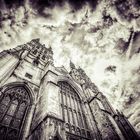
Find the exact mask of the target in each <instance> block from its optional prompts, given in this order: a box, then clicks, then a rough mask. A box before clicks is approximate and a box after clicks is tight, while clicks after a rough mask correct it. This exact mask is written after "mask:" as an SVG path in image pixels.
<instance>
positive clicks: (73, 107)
mask: <svg viewBox="0 0 140 140" xmlns="http://www.w3.org/2000/svg"><path fill="white" fill-rule="evenodd" d="M58 85H59V87H60V98H61V100H60V101H61V108H62V112H64V113H62V114H64V117H63V118H64V121H65V123H66V131H68V134H69V135H70V134H71V135H78V140H79V139H83V140H84V139H85V138H86V139H88V138H89V137H88V136H89V135H90V131H89V130H88V127H87V122H86V117H85V114H84V111H83V108H82V101H81V100H80V98H79V96H78V94H77V92H76V91H75V90H74V89H73V88H72V86H71V85H69V84H68V83H67V82H59V83H58ZM86 132H88V134H86ZM90 138H91V137H90ZM90 138H89V139H90ZM70 140H71V138H70ZM75 140H77V139H75Z"/></svg>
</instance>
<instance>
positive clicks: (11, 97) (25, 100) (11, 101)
mask: <svg viewBox="0 0 140 140" xmlns="http://www.w3.org/2000/svg"><path fill="white" fill-rule="evenodd" d="M29 104H30V100H29V97H28V93H27V91H26V90H25V89H24V88H23V87H12V88H8V89H7V90H5V91H4V92H3V93H2V94H1V96H0V139H1V140H5V139H8V140H15V139H18V136H19V132H20V130H21V129H22V127H21V126H22V124H23V120H24V119H23V118H24V117H25V115H26V111H27V108H28V106H29Z"/></svg>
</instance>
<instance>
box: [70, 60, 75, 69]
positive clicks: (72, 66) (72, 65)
mask: <svg viewBox="0 0 140 140" xmlns="http://www.w3.org/2000/svg"><path fill="white" fill-rule="evenodd" d="M70 68H71V70H72V69H75V65H74V63H73V62H72V61H71V60H70Z"/></svg>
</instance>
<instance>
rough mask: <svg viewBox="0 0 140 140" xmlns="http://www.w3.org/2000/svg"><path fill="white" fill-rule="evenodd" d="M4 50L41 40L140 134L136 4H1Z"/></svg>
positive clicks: (116, 0)
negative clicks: (82, 73)
mask: <svg viewBox="0 0 140 140" xmlns="http://www.w3.org/2000/svg"><path fill="white" fill-rule="evenodd" d="M0 2H1V5H0V8H1V12H0V51H2V50H5V49H9V48H13V47H16V46H17V45H20V44H24V43H26V42H29V41H30V40H31V39H34V38H40V40H41V42H42V43H44V44H46V46H51V47H52V49H53V51H54V61H55V65H56V66H61V65H64V66H65V67H66V68H67V69H69V61H70V60H72V61H73V62H74V63H75V65H76V66H77V67H78V66H80V67H82V68H83V69H84V70H85V71H86V73H87V75H89V77H90V78H91V79H92V81H93V82H94V83H95V84H96V85H97V86H98V87H99V89H100V90H101V91H102V92H103V93H104V94H105V95H106V97H107V98H108V99H109V101H110V102H111V103H112V105H113V106H114V107H115V108H118V109H119V110H120V111H123V112H124V114H125V115H126V116H127V117H128V118H129V120H130V122H131V123H132V124H133V125H134V126H135V128H136V130H137V131H138V132H139V133H140V91H139V84H140V61H139V60H140V55H139V53H140V46H139V44H140V30H139V28H140V25H139V24H140V17H139V16H140V10H139V9H140V7H139V6H140V3H139V2H138V0H126V1H123V0H112V1H111V2H110V1H109V0H102V1H101V0H96V1H93V0H85V1H84V0H67V1H64V0H60V1H59V2H58V0H47V1H45V0H35V1H34V0H31V1H27V0H26V1H24V2H23V1H20V0H16V1H14V2H13V1H12V0H5V1H4V0H0Z"/></svg>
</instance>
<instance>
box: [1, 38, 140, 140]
mask: <svg viewBox="0 0 140 140" xmlns="http://www.w3.org/2000/svg"><path fill="white" fill-rule="evenodd" d="M70 68H71V70H70V72H68V71H67V70H66V69H65V68H64V67H55V66H54V64H53V52H52V49H51V47H49V48H47V47H45V45H42V44H41V43H40V42H39V39H33V40H31V41H30V42H28V43H26V44H24V45H20V46H17V47H16V48H14V49H10V50H5V51H3V52H1V53H0V140H138V139H139V136H138V135H137V133H136V131H135V130H134V128H133V127H132V125H131V124H130V123H129V121H128V120H127V118H126V117H125V116H124V115H123V113H120V112H119V111H115V110H114V109H113V108H112V106H111V105H110V103H109V102H108V100H107V99H106V97H105V96H104V95H103V93H101V92H100V91H99V90H98V88H97V87H96V85H95V84H94V83H93V82H92V81H91V80H90V78H89V77H88V76H87V75H86V73H85V72H84V70H83V69H81V68H76V67H75V65H74V64H73V63H72V62H70Z"/></svg>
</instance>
